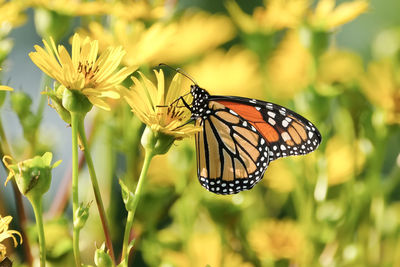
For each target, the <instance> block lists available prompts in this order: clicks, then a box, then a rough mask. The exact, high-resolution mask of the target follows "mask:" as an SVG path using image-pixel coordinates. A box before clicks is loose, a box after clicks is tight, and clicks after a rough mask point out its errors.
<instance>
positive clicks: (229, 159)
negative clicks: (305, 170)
mask: <svg viewBox="0 0 400 267" xmlns="http://www.w3.org/2000/svg"><path fill="white" fill-rule="evenodd" d="M208 107H209V114H208V116H207V118H206V119H204V118H198V119H197V120H196V125H198V126H201V127H202V131H201V132H199V133H197V134H196V138H195V139H196V151H197V166H198V178H199V181H200V183H201V185H202V186H203V187H205V188H206V189H207V190H209V191H211V192H213V193H216V194H235V193H238V192H240V191H243V190H248V189H250V188H252V187H253V186H254V185H255V184H256V183H257V182H258V181H259V180H261V178H262V177H263V175H264V172H265V170H266V169H267V167H268V163H269V148H268V146H267V142H266V140H265V138H264V137H263V136H262V135H260V134H259V132H258V131H257V129H256V128H255V127H254V126H253V125H251V124H250V123H248V122H247V121H246V120H245V119H243V118H242V117H241V116H239V115H238V114H237V113H236V112H234V111H233V110H231V109H229V108H227V107H226V106H224V105H223V104H221V103H218V102H215V101H210V102H209V105H208Z"/></svg>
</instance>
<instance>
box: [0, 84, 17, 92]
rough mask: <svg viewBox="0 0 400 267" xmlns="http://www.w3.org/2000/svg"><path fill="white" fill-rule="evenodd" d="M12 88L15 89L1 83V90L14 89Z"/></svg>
mask: <svg viewBox="0 0 400 267" xmlns="http://www.w3.org/2000/svg"><path fill="white" fill-rule="evenodd" d="M12 90H14V89H12V88H11V87H9V86H6V85H0V91H12Z"/></svg>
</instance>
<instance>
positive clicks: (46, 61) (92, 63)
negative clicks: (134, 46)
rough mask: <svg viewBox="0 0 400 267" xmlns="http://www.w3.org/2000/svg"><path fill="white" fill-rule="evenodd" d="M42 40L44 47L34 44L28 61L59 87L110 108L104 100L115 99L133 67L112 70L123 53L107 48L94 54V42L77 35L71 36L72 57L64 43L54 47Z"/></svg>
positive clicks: (118, 62) (95, 48)
mask: <svg viewBox="0 0 400 267" xmlns="http://www.w3.org/2000/svg"><path fill="white" fill-rule="evenodd" d="M43 43H44V45H45V49H43V48H42V47H40V46H37V45H36V46H35V49H36V52H31V53H29V56H30V58H31V59H32V61H33V62H34V63H35V64H36V65H37V66H38V67H39V68H40V69H41V70H42V71H43V72H44V73H46V74H47V75H49V76H50V77H52V78H54V79H55V80H57V81H58V82H59V83H60V84H61V85H62V87H63V88H67V89H68V90H78V91H80V92H81V93H82V94H83V95H85V96H86V97H87V98H88V100H89V101H90V102H91V103H92V104H93V105H96V106H98V107H100V108H103V109H105V110H109V109H110V107H109V105H108V104H107V103H106V102H105V101H104V99H106V98H113V99H117V98H119V97H120V94H119V92H120V90H121V89H122V88H124V87H123V86H122V85H120V83H121V82H122V81H123V80H124V79H125V78H126V77H127V76H128V75H129V74H130V73H131V72H133V71H134V70H135V68H136V67H129V68H126V67H125V68H122V69H120V70H119V71H117V72H116V70H117V68H118V66H119V64H120V62H121V60H122V57H123V56H124V54H125V52H124V51H123V49H122V47H109V48H107V49H106V50H105V51H104V52H103V53H102V54H101V55H100V56H98V47H99V45H98V41H96V40H95V41H92V40H90V39H89V38H85V39H84V40H82V39H81V38H80V37H79V35H78V34H75V35H74V37H73V39H72V56H70V55H69V54H68V52H67V50H66V49H65V47H64V46H62V45H59V46H58V48H56V45H55V43H54V41H53V40H52V39H51V40H50V45H49V44H48V43H47V42H46V41H44V40H43Z"/></svg>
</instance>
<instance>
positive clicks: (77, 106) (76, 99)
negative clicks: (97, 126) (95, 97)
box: [62, 88, 93, 115]
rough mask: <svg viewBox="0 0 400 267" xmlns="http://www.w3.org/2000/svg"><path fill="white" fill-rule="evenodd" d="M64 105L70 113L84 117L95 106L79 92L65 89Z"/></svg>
mask: <svg viewBox="0 0 400 267" xmlns="http://www.w3.org/2000/svg"><path fill="white" fill-rule="evenodd" d="M62 105H63V107H64V108H65V109H66V110H68V111H69V112H76V113H80V114H82V115H84V114H86V113H88V112H89V111H90V110H91V109H92V107H93V105H92V103H90V101H89V99H88V98H87V97H86V96H85V95H84V94H82V93H81V92H80V91H79V90H69V89H67V88H65V89H64V92H63V96H62Z"/></svg>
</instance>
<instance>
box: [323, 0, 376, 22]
mask: <svg viewBox="0 0 400 267" xmlns="http://www.w3.org/2000/svg"><path fill="white" fill-rule="evenodd" d="M367 9H368V2H367V1H365V0H358V1H353V2H346V3H343V4H341V5H339V6H338V7H337V8H336V9H335V10H334V12H333V14H332V17H331V19H330V20H329V26H330V27H336V26H340V25H342V24H345V23H347V22H349V21H351V20H353V19H355V18H356V17H358V16H359V15H360V14H362V13H364V12H366V11H367Z"/></svg>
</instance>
